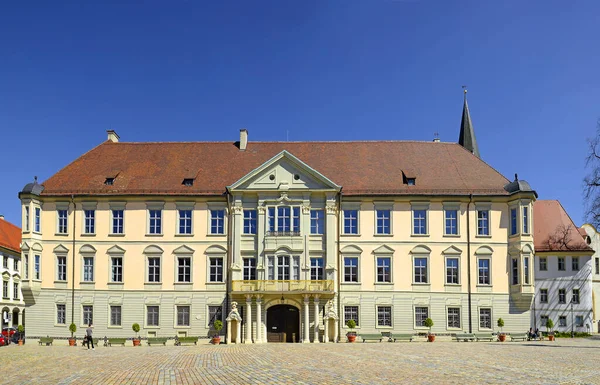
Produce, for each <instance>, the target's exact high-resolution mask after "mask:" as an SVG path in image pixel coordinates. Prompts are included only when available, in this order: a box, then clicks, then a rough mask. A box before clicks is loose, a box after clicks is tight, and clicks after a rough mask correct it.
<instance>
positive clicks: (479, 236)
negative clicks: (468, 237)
mask: <svg viewBox="0 0 600 385" xmlns="http://www.w3.org/2000/svg"><path fill="white" fill-rule="evenodd" d="M491 237H492V236H491V235H489V234H488V235H479V234H477V235H475V238H491Z"/></svg>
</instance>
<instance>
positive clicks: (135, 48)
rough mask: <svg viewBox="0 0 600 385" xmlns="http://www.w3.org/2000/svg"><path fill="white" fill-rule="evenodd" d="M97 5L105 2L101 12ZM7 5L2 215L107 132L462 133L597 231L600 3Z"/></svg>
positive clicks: (191, 135)
mask: <svg viewBox="0 0 600 385" xmlns="http://www.w3.org/2000/svg"><path fill="white" fill-rule="evenodd" d="M94 3H95V4H94ZM99 3H100V2H91V1H89V2H76V1H69V2H61V1H58V0H57V1H52V2H50V1H40V2H35V1H19V2H3V3H2V4H1V5H0V36H1V38H0V149H1V152H2V162H1V165H0V180H1V181H2V182H0V213H1V214H4V215H5V217H6V219H7V220H9V221H10V222H13V223H16V224H20V221H21V219H20V201H19V199H18V196H17V194H18V192H19V191H20V190H21V189H22V188H23V186H24V185H25V184H27V183H28V182H31V181H33V178H34V176H38V179H39V180H40V181H44V180H46V179H48V178H49V177H50V176H52V175H53V174H54V173H56V172H58V171H59V170H60V169H61V168H63V167H65V166H66V165H67V164H69V163H70V162H72V161H73V160H75V159H76V158H77V157H78V156H80V155H81V154H83V153H85V152H87V151H88V150H90V149H92V148H93V147H95V146H96V145H98V144H100V143H101V142H103V141H105V140H106V130H108V129H113V130H115V131H116V132H117V133H118V134H119V135H120V137H121V141H127V142H144V141H232V142H233V141H236V140H238V138H239V129H240V128H247V129H248V131H249V141H250V143H251V142H252V141H253V140H256V141H258V140H260V141H285V140H290V141H317V140H319V141H323V140H425V141H429V140H432V139H433V138H434V133H436V132H437V133H439V137H440V139H441V140H442V141H445V142H456V141H457V140H458V134H459V129H460V119H461V113H462V103H463V94H462V88H461V86H463V85H467V86H468V90H469V92H468V97H469V108H470V111H471V118H472V120H473V125H474V127H475V133H476V137H477V141H478V143H479V149H480V152H481V156H482V158H483V160H485V161H486V162H487V163H488V164H490V165H491V166H492V167H494V168H495V169H496V170H498V171H499V172H501V173H502V174H503V175H505V176H506V177H507V178H508V179H510V180H512V179H513V178H514V174H515V173H518V175H519V179H525V180H527V181H528V182H529V183H530V184H531V186H532V187H533V188H534V189H535V190H536V191H537V192H538V194H539V197H540V199H559V200H560V201H561V202H562V204H563V205H564V207H565V208H566V210H567V212H568V213H569V214H570V215H571V217H572V218H573V220H574V221H575V223H576V224H577V225H581V224H583V223H584V202H583V194H582V191H583V183H582V180H583V177H584V175H585V173H586V170H585V157H586V151H587V144H586V138H589V137H592V136H594V135H595V133H596V125H597V121H598V119H599V118H600V103H599V101H600V77H599V70H598V69H599V68H600V49H599V47H600V43H599V41H600V39H599V38H600V36H599V35H600V29H598V26H597V15H598V14H600V2H598V1H591V0H590V1H571V2H565V1H468V0H461V1H458V0H456V1H454V0H444V1H433V0H431V1H425V0H423V1H419V0H406V1H402V0H399V1H391V0H386V1H375V0H372V1H366V0H360V1H351V0H343V1H342V0H332V1H325V0H319V1H312V0H302V1H291V0H289V1H280V0H277V1H267V0H262V1H248V0H245V1H239V2H238V1H218V2H217V1H191V0H190V1H181V0H170V1H143V2H142V1H135V2H130V1H122V0H120V1H115V2H110V1H103V2H102V3H103V4H99Z"/></svg>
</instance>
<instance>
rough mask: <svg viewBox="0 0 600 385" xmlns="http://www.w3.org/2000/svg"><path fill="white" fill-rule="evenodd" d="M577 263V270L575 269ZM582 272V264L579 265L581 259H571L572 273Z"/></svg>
mask: <svg viewBox="0 0 600 385" xmlns="http://www.w3.org/2000/svg"><path fill="white" fill-rule="evenodd" d="M575 261H577V268H575ZM579 270H581V264H580V263H579V257H571V271H579Z"/></svg>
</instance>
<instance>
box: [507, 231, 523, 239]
mask: <svg viewBox="0 0 600 385" xmlns="http://www.w3.org/2000/svg"><path fill="white" fill-rule="evenodd" d="M520 236H521V234H519V233H517V234H510V235H509V236H508V239H509V240H510V239H514V238H519V237H520Z"/></svg>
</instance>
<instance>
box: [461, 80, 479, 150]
mask: <svg viewBox="0 0 600 385" xmlns="http://www.w3.org/2000/svg"><path fill="white" fill-rule="evenodd" d="M463 90H464V95H465V101H464V105H463V112H462V121H461V122H460V136H459V137H458V144H460V145H461V146H463V147H464V148H466V149H467V150H468V151H471V152H472V153H473V154H474V155H475V156H476V157H478V158H481V156H480V155H479V147H478V146H477V140H476V139H475V130H474V129H473V123H471V114H470V113H469V105H468V104H467V86H463Z"/></svg>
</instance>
